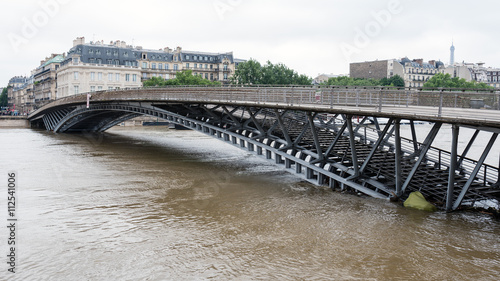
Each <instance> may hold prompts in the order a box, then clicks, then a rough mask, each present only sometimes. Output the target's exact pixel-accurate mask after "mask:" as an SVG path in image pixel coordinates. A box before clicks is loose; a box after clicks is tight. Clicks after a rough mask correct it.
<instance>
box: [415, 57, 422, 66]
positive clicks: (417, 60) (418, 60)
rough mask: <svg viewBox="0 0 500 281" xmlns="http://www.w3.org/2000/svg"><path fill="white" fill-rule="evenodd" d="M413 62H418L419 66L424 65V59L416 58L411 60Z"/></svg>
mask: <svg viewBox="0 0 500 281" xmlns="http://www.w3.org/2000/svg"><path fill="white" fill-rule="evenodd" d="M413 61H414V62H416V63H418V64H420V66H423V65H424V59H416V60H413Z"/></svg>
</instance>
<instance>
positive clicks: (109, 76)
mask: <svg viewBox="0 0 500 281" xmlns="http://www.w3.org/2000/svg"><path fill="white" fill-rule="evenodd" d="M108 81H113V73H108Z"/></svg>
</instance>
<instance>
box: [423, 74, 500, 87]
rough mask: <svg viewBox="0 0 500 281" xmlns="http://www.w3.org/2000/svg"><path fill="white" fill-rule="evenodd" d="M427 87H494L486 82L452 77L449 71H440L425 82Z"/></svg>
mask: <svg viewBox="0 0 500 281" xmlns="http://www.w3.org/2000/svg"><path fill="white" fill-rule="evenodd" d="M424 87H425V88H460V89H492V87H490V86H488V85H487V84H485V83H479V82H477V81H471V82H467V81H465V79H463V78H458V77H453V78H452V77H451V75H450V74H449V73H446V74H444V73H438V74H436V75H434V76H432V78H431V79H429V81H427V82H425V84H424Z"/></svg>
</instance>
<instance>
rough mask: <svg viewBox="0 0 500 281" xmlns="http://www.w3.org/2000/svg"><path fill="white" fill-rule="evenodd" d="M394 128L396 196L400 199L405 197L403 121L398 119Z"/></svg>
mask: <svg viewBox="0 0 500 281" xmlns="http://www.w3.org/2000/svg"><path fill="white" fill-rule="evenodd" d="M394 126H395V127H396V130H395V131H396V136H395V137H396V139H395V142H396V143H395V145H396V148H395V149H396V155H395V156H396V157H395V159H396V161H395V162H396V163H395V165H396V171H395V172H396V195H397V196H398V197H400V196H401V195H403V192H402V184H403V183H402V175H401V172H402V171H401V170H402V169H401V161H402V160H403V157H402V156H403V155H402V153H401V130H400V129H401V120H400V119H397V120H396V123H395V124H394Z"/></svg>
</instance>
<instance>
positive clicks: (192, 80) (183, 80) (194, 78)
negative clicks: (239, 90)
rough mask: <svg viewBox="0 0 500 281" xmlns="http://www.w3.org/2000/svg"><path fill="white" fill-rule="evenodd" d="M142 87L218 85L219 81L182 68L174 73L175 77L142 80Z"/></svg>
mask: <svg viewBox="0 0 500 281" xmlns="http://www.w3.org/2000/svg"><path fill="white" fill-rule="evenodd" d="M142 84H143V86H144V87H154V86H219V85H220V84H221V83H220V82H218V81H210V80H208V79H203V78H202V77H201V76H198V75H193V71H192V70H183V71H180V72H177V73H176V74H175V79H169V80H165V79H163V78H161V77H156V76H155V77H152V78H151V79H149V80H147V81H144V82H143V83H142Z"/></svg>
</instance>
